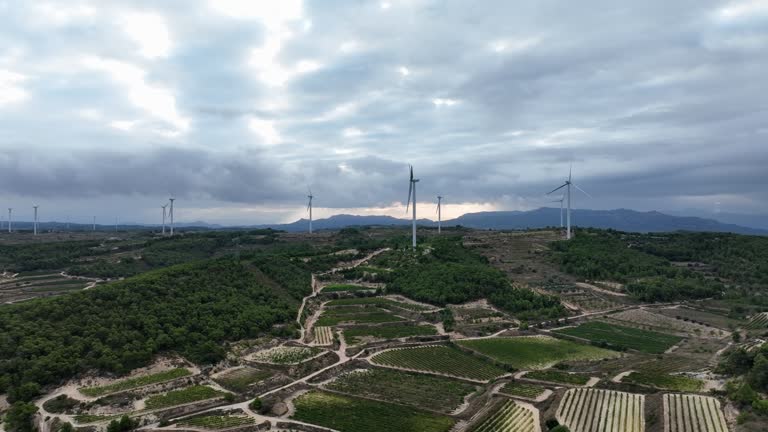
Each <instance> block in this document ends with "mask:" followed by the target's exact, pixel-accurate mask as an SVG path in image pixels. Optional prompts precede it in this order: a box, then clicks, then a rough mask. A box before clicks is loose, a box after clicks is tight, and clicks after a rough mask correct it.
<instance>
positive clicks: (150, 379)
mask: <svg viewBox="0 0 768 432" xmlns="http://www.w3.org/2000/svg"><path fill="white" fill-rule="evenodd" d="M191 374H192V372H190V371H189V370H188V369H186V368H176V369H170V370H167V371H163V372H158V373H153V374H148V375H143V376H139V377H135V378H128V379H124V380H120V381H116V382H114V383H112V384H107V385H103V386H99V387H84V388H81V389H79V390H80V393H82V394H84V395H86V396H91V397H98V396H103V395H106V394H109V393H117V392H121V391H126V390H133V389H136V388H139V387H143V386H146V385H150V384H157V383H160V382H164V381H170V380H174V379H177V378H181V377H185V376H189V375H191Z"/></svg>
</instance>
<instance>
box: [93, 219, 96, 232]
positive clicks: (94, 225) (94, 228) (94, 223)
mask: <svg viewBox="0 0 768 432" xmlns="http://www.w3.org/2000/svg"><path fill="white" fill-rule="evenodd" d="M93 231H96V216H94V217H93Z"/></svg>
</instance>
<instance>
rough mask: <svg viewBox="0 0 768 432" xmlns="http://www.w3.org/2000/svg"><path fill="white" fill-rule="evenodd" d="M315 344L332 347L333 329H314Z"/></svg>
mask: <svg viewBox="0 0 768 432" xmlns="http://www.w3.org/2000/svg"><path fill="white" fill-rule="evenodd" d="M315 343H316V344H318V345H323V346H327V345H333V329H332V328H331V327H326V326H320V327H315Z"/></svg>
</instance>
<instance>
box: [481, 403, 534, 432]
mask: <svg viewBox="0 0 768 432" xmlns="http://www.w3.org/2000/svg"><path fill="white" fill-rule="evenodd" d="M534 422H535V419H534V416H533V412H532V411H531V410H529V409H527V408H525V407H522V406H520V405H518V404H517V403H515V402H514V401H511V400H507V401H505V402H504V403H503V404H501V406H499V408H498V409H497V410H496V411H495V412H494V413H493V414H491V415H490V416H488V417H487V418H486V419H485V420H484V421H483V422H482V423H479V424H478V425H477V426H475V427H474V428H472V429H471V430H472V432H533V431H535V430H536V427H535V425H534Z"/></svg>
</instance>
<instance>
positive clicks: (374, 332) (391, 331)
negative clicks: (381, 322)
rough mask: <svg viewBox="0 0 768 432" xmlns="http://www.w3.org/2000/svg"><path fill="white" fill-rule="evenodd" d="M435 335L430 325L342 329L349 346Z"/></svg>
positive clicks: (435, 330)
mask: <svg viewBox="0 0 768 432" xmlns="http://www.w3.org/2000/svg"><path fill="white" fill-rule="evenodd" d="M436 334H437V329H435V327H433V326H431V325H387V326H371V327H365V326H360V327H346V328H344V337H345V338H346V340H347V343H349V344H350V345H355V344H358V343H360V342H362V341H363V340H365V339H399V338H403V337H408V336H431V335H436Z"/></svg>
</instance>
